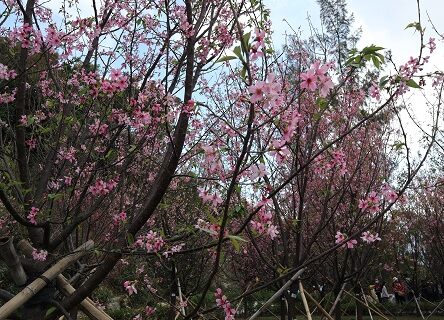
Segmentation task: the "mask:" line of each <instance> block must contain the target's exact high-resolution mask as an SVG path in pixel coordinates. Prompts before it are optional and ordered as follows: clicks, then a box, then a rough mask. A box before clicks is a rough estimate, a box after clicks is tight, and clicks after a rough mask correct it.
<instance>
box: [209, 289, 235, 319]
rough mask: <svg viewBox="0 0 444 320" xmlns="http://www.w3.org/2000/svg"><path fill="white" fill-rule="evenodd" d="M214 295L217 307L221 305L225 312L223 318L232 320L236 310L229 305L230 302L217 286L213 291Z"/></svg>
mask: <svg viewBox="0 0 444 320" xmlns="http://www.w3.org/2000/svg"><path fill="white" fill-rule="evenodd" d="M214 296H215V297H216V304H217V306H218V307H221V308H222V309H223V310H224V312H225V320H234V315H235V314H236V310H235V309H234V308H232V307H231V303H230V302H229V301H228V299H227V297H226V296H225V295H224V294H223V292H222V289H221V288H217V289H216V292H215V293H214Z"/></svg>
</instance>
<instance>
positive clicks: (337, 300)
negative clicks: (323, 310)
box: [328, 282, 347, 316]
mask: <svg viewBox="0 0 444 320" xmlns="http://www.w3.org/2000/svg"><path fill="white" fill-rule="evenodd" d="M346 285H347V283H346V282H344V283H343V284H342V287H341V290H339V293H338V295H337V297H336V299H335V301H334V302H333V305H332V306H331V308H330V311H329V312H328V314H329V315H330V316H331V315H332V313H333V311H335V309H336V306H337V305H338V303H339V301H340V300H341V297H342V293H343V292H344V290H345V286H346Z"/></svg>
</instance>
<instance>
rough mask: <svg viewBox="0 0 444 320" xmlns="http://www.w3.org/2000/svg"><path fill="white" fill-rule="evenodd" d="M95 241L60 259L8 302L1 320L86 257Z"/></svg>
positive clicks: (2, 309)
mask: <svg viewBox="0 0 444 320" xmlns="http://www.w3.org/2000/svg"><path fill="white" fill-rule="evenodd" d="M93 246H94V241H92V240H89V241H87V242H85V243H84V244H83V245H81V246H80V247H79V248H77V249H76V250H75V251H74V253H73V254H71V255H68V256H66V257H64V258H62V259H60V260H59V261H58V262H57V263H56V264H55V265H53V266H52V267H51V268H49V269H48V270H46V272H44V273H43V274H42V275H41V276H40V277H39V278H37V279H35V280H34V281H33V282H31V283H30V284H28V285H27V286H26V287H25V288H24V289H23V290H22V291H20V292H19V293H18V294H17V295H16V296H15V297H14V298H12V299H11V300H9V301H8V302H6V303H5V304H4V305H3V306H2V307H1V308H0V320H4V319H6V318H7V317H8V316H9V315H11V314H12V313H13V312H14V311H15V310H17V309H18V308H20V307H21V306H22V305H23V304H24V303H25V302H26V301H28V300H29V299H31V298H32V297H33V296H34V295H35V294H36V293H37V292H39V291H40V290H42V289H43V288H44V287H45V286H46V285H47V284H48V282H49V281H51V280H53V279H54V278H55V277H56V276H57V275H58V274H60V273H62V272H63V270H65V269H66V268H67V267H69V266H70V265H71V264H73V263H74V262H75V261H77V260H79V259H80V258H81V257H82V256H84V255H85V254H86V253H87V252H88V250H90V249H92V248H93Z"/></svg>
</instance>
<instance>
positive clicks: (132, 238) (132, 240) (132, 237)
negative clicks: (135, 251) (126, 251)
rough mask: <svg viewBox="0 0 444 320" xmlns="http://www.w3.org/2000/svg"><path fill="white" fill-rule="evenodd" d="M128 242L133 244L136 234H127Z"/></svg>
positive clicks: (129, 244) (130, 244)
mask: <svg viewBox="0 0 444 320" xmlns="http://www.w3.org/2000/svg"><path fill="white" fill-rule="evenodd" d="M126 242H127V243H128V246H132V245H133V243H134V242H135V241H134V236H133V235H132V234H131V233H129V232H128V233H127V234H126Z"/></svg>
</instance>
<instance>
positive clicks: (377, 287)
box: [374, 279, 382, 302]
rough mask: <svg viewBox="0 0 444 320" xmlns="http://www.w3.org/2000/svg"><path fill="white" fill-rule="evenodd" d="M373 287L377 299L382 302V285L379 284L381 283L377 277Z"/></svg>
mask: <svg viewBox="0 0 444 320" xmlns="http://www.w3.org/2000/svg"><path fill="white" fill-rule="evenodd" d="M374 289H375V293H376V296H377V297H378V301H379V302H382V301H381V291H382V285H381V283H380V282H379V280H378V279H376V280H375V285H374Z"/></svg>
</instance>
